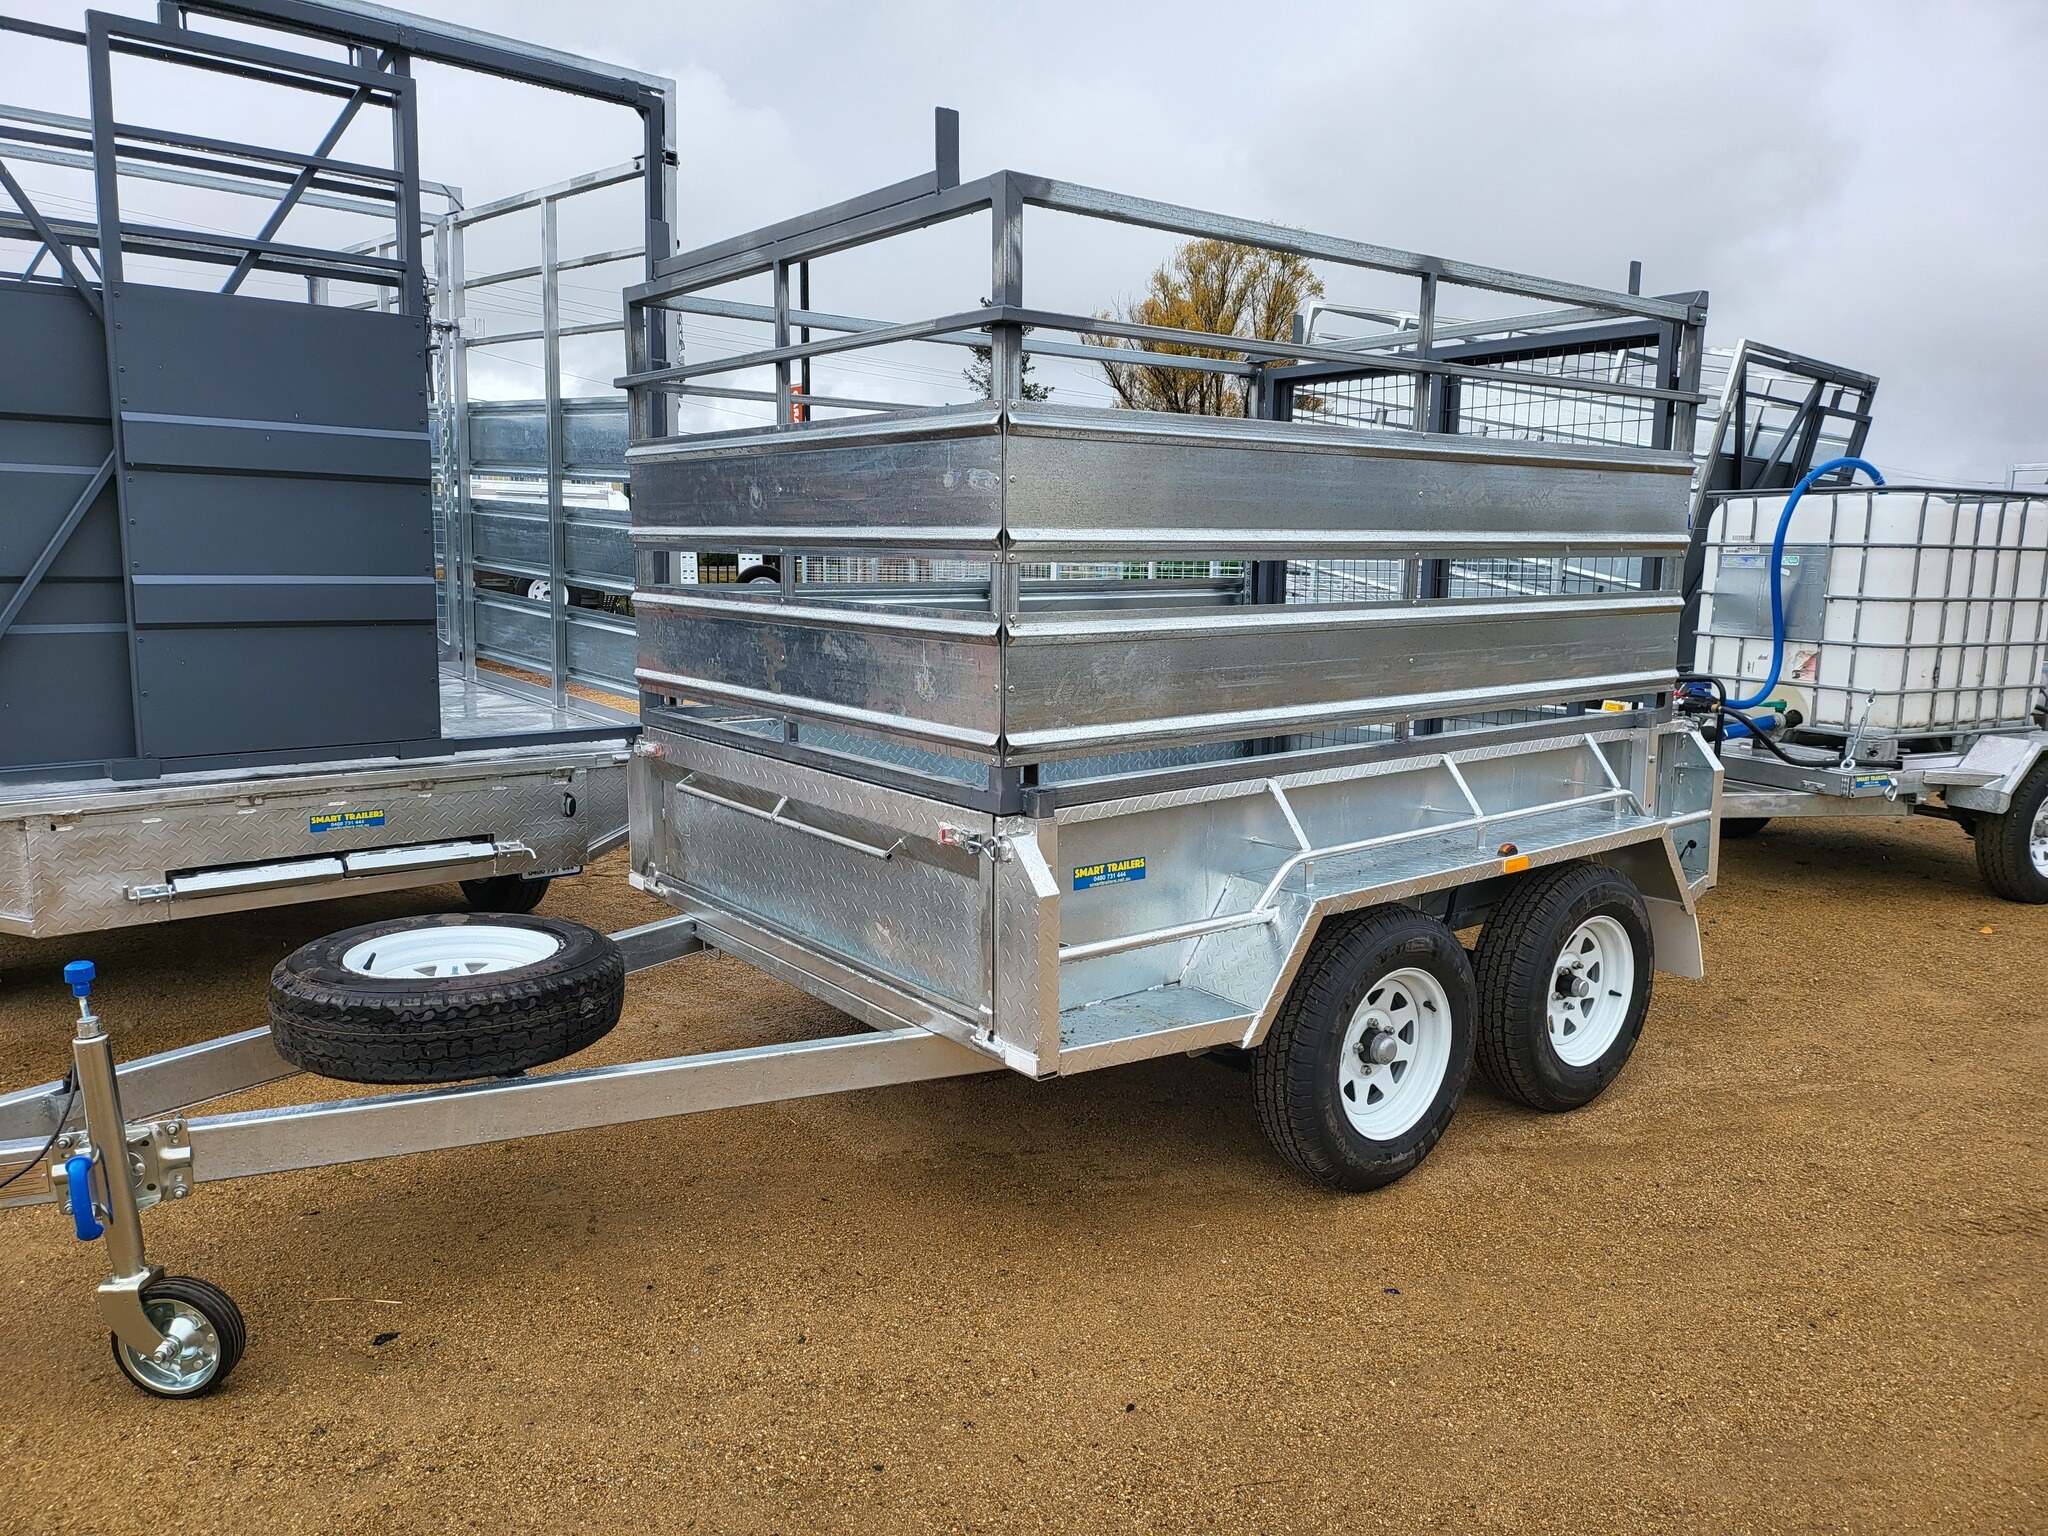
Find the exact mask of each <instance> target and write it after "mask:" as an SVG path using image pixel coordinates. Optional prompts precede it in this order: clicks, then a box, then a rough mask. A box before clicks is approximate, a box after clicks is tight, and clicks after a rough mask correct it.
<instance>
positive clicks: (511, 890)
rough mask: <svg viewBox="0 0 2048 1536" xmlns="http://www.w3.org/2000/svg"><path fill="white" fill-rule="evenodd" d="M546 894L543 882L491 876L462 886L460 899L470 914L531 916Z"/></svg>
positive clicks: (545, 884)
mask: <svg viewBox="0 0 2048 1536" xmlns="http://www.w3.org/2000/svg"><path fill="white" fill-rule="evenodd" d="M547 893H548V883H547V881H546V880H545V879H542V880H529V879H527V878H526V876H524V875H491V876H488V877H487V878H485V879H482V880H465V881H463V882H462V899H463V900H464V901H466V902H468V903H469V909H470V911H472V912H531V911H532V910H533V909H534V908H535V907H537V906H539V905H540V901H541V898H542V897H543V896H545V895H547Z"/></svg>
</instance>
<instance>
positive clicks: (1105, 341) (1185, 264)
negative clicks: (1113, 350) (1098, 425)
mask: <svg viewBox="0 0 2048 1536" xmlns="http://www.w3.org/2000/svg"><path fill="white" fill-rule="evenodd" d="M1322 292H1323V284H1322V279H1321V278H1319V277H1317V276H1316V275H1315V273H1314V271H1313V270H1311V269H1310V267H1309V264H1308V262H1307V260H1306V259H1304V258H1303V257H1300V256H1296V255H1292V254H1289V253H1287V252H1284V251H1268V250H1262V249H1260V248H1259V247H1258V246H1252V245H1237V244H1233V243H1232V242H1231V241H1228V240H1189V241H1187V242H1185V243H1184V244H1183V245H1182V246H1181V248H1180V249H1179V250H1178V251H1176V252H1175V253H1174V255H1173V259H1172V260H1170V261H1168V262H1166V263H1165V264H1163V265H1162V266H1160V267H1159V268H1158V269H1157V270H1156V271H1154V272H1153V274H1152V278H1151V282H1150V283H1149V284H1148V286H1147V290H1146V293H1145V296H1144V297H1143V298H1142V299H1139V300H1137V301H1136V302H1127V303H1125V304H1122V305H1120V306H1119V307H1118V308H1117V309H1116V310H1115V311H1114V312H1113V314H1112V315H1110V316H1105V317H1104V318H1113V319H1117V320H1122V321H1126V322H1128V323H1131V324H1134V325H1158V326H1167V327H1171V328H1173V329H1175V330H1184V331H1208V332H1211V333H1212V334H1214V335H1217V336H1242V337H1245V338H1247V339H1257V340H1261V341H1285V340H1287V339H1288V338H1289V337H1290V336H1291V335H1292V334H1293V329H1294V317H1295V316H1296V315H1297V314H1299V313H1300V312H1301V311H1302V310H1304V309H1305V308H1307V306H1308V302H1309V300H1311V299H1315V298H1320V297H1321V296H1322ZM1089 340H1091V341H1093V342H1095V343H1096V344H1098V345H1101V346H1111V347H1120V348H1123V349H1126V350H1138V349H1140V348H1144V349H1147V350H1149V351H1151V352H1154V353H1160V352H1167V353H1178V354H1180V355H1182V356H1186V357H1209V358H1226V359H1242V358H1243V356H1244V354H1243V353H1242V352H1233V351H1231V350H1230V348H1228V347H1227V346H1225V347H1204V346H1196V345H1193V344H1187V343H1181V342H1151V343H1146V342H1139V341H1131V340H1128V339H1125V338H1121V337H1114V336H1091V337H1090V338H1089ZM1102 371H1103V373H1104V374H1106V375H1107V376H1108V378H1109V387H1110V388H1111V389H1113V390H1115V391H1116V398H1117V404H1118V405H1120V406H1122V407H1124V408H1125V409H1126V410H1134V411H1178V412H1180V413H1182V414H1184V415H1190V416H1248V415H1250V414H1251V381H1250V380H1248V379H1245V378H1241V377H1237V376H1235V375H1232V374H1227V373H1210V372H1207V371H1204V370H1198V369H1193V368H1174V367H1170V366H1167V365H1165V364H1161V363H1119V362H1110V361H1108V360H1106V359H1105V360H1104V361H1103V364H1102Z"/></svg>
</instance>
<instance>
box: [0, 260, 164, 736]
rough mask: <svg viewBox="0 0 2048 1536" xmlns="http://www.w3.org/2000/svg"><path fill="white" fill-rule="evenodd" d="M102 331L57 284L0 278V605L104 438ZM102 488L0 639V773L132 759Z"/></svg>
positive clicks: (113, 525) (115, 566)
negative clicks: (50, 765)
mask: <svg viewBox="0 0 2048 1536" xmlns="http://www.w3.org/2000/svg"><path fill="white" fill-rule="evenodd" d="M107 411H108V406H107V353H106V338H105V333H104V332H103V331H102V330H101V327H100V322H99V319H98V317H97V316H95V315H94V314H93V312H92V310H91V308H90V307H88V305H87V304H86V302H85V300H84V299H82V298H81V297H79V295H78V294H77V293H76V292H74V291H73V290H72V289H70V288H68V287H43V286H27V285H21V284H13V283H0V610H4V609H6V608H7V607H8V606H9V604H10V603H11V602H12V600H13V598H14V597H15V594H16V593H17V592H18V591H19V590H20V587H21V583H22V582H23V580H24V579H25V578H26V577H27V576H28V575H29V574H30V572H31V571H33V570H34V569H35V568H36V566H37V565H38V563H39V562H40V561H41V559H42V557H43V555H44V552H45V551H46V550H47V549H48V548H49V547H50V544H51V542H52V540H53V539H54V538H55V536H56V535H57V534H58V532H59V530H60V529H61V528H62V527H63V526H64V523H65V520H66V519H67V517H68V516H69V515H70V513H71V511H72V508H73V507H74V506H75V505H76V504H77V502H78V499H79V497H80V496H81V495H83V494H84V492H85V491H86V489H87V488H88V487H89V486H90V485H91V484H92V478H93V475H94V473H95V472H96V471H97V470H98V468H99V466H100V465H101V464H102V463H103V462H105V460H106V458H107V455H108V453H109V452H110V451H111V448H112V443H113V428H112V425H111V423H110V421H109V420H108V415H107ZM116 502H117V497H116V491H115V487H114V486H113V484H112V483H111V482H109V483H108V484H107V485H105V486H104V487H102V489H101V490H100V492H99V494H98V495H97V496H96V497H95V498H94V499H93V501H92V503H91V505H90V506H88V507H87V508H86V509H85V512H84V514H83V517H82V519H81V521H80V522H79V523H78V525H77V526H76V527H75V528H74V529H73V530H72V532H71V535H70V537H69V538H68V539H66V540H65V541H64V543H63V545H62V547H61V548H59V549H58V550H57V551H56V553H55V556H54V558H53V559H52V560H51V561H50V563H49V566H48V569H47V571H46V572H45V574H44V576H43V579H42V581H41V582H40V584H39V585H38V586H37V587H36V589H35V591H34V592H33V593H32V594H31V595H30V596H29V599H28V601H27V602H26V603H25V604H24V605H23V606H22V608H21V611H20V612H19V613H18V614H17V615H16V616H15V619H14V622H13V624H12V625H11V626H10V627H9V629H8V631H7V633H6V634H5V635H0V769H10V768H26V767H34V766H38V765H42V764H46V763H47V764H56V763H64V764H71V763H90V762H94V761H104V760H107V759H112V758H125V757H132V756H134V754H135V723H134V714H133V710H132V708H131V706H130V699H129V681H128V676H129V674H128V635H127V628H128V615H127V605H126V601H125V598H124V596H123V588H122V574H121V572H122V560H121V526H120V515H119V511H118V507H117V504H116Z"/></svg>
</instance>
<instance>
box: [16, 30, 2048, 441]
mask: <svg viewBox="0 0 2048 1536" xmlns="http://www.w3.org/2000/svg"><path fill="white" fill-rule="evenodd" d="M121 8H124V9H130V10H135V11H138V12H143V13H146V12H147V11H149V10H151V9H153V7H152V6H149V5H147V4H146V3H144V0H122V5H121ZM417 8H418V9H421V10H423V11H427V12H430V13H433V14H437V15H442V16H445V17H448V18H450V19H452V20H456V21H460V22H463V23H465V24H468V25H471V26H477V27H483V28H486V29H490V30H495V31H501V32H506V33H510V34H513V35H516V36H523V37H530V38H534V39H536V40H538V41H541V42H544V43H547V44H548V45H550V46H553V47H557V48H561V49H565V50H568V51H572V52H581V53H586V54H589V55H592V56H594V57H598V58H606V59H612V60H616V61H618V62H621V63H624V64H628V65H631V66H634V67H637V68H640V69H644V70H648V71H652V72H657V73H662V74H667V75H670V76H672V77H674V78H676V79H677V81H678V82H679V86H680V98H681V103H682V111H681V119H682V120H681V124H680V132H679V136H678V139H679V149H680V154H681V156H682V162H683V164H682V169H681V173H680V177H679V179H680V182H681V188H682V203H683V234H684V238H685V240H686V241H688V242H690V243H698V242H702V241H708V240H711V239H714V238H717V237H719V236H721V235H725V234H729V233H732V232H735V231H737V230H739V229H743V228H747V227H750V226H752V225H755V224H760V223H765V222H768V221H770V220H773V219H776V218H780V217H784V216H787V215H788V214H790V213H793V212H797V211H800V210H801V209H803V208H805V207H808V206H813V205H817V204H821V203H825V202H829V201H834V200H837V199H838V198H840V197H843V196H846V195H849V194H851V193H854V192H857V191H860V190H864V189H865V188H867V187H870V186H874V185H879V184H881V183H883V182H887V181H891V180H895V179H897V178H899V177H901V176H904V175H907V174H909V173H911V172H912V171H914V170H916V169H918V168H919V167H921V166H923V165H925V164H928V163H929V156H930V117H929V112H930V108H931V107H932V106H933V105H935V104H941V103H943V104H946V105H951V106H956V107H958V108H960V109H961V111H962V113H963V118H964V121H963V160H964V164H965V169H966V171H967V173H968V174H969V175H973V174H977V173H979V172H982V171H986V170H990V169H994V168H996V167H998V166H1011V167H1014V168H1017V169H1022V170H1028V171H1035V172H1043V173H1046V174H1051V175H1057V176H1062V177H1066V178H1068V179H1072V180H1076V181H1084V182H1093V183H1095V184H1098V185H1106V186H1110V187H1114V188H1118V189H1121V190H1127V191H1132V192H1140V193H1145V194H1147V195H1151V196H1155V197H1161V198H1165V199H1168V200H1173V201H1182V202H1191V203H1196V204H1199V205H1203V206H1208V207H1212V208H1216V209H1219V210H1222V211H1227V212H1235V213H1245V214H1251V215H1255V216H1259V217H1265V218H1271V219H1276V220H1279V221H1282V222H1286V223H1291V224H1296V225H1300V226H1305V227H1310V228H1318V229H1324V230H1328V231H1331V232H1333V233H1340V234H1347V235H1353V236H1356V237H1359V238H1362V239H1367V240H1373V241H1378V242H1381V243H1385V244H1392V245H1404V246H1408V247H1411V248H1416V249H1422V250H1427V251H1431V252H1434V253H1436V254H1440V255H1447V256H1454V257H1459V258H1463V259H1466V260H1472V261H1480V262H1488V263H1493V264H1498V265H1504V266H1509V267H1516V268H1519V269H1522V270H1526V271H1531V272H1537V273H1542V274H1544V275H1546V276H1556V277H1566V278H1573V279H1577V280H1581V281H1588V282H1595V283H1604V284H1612V285H1616V286H1619V284H1620V282H1621V280H1622V278H1623V275H1624V274H1625V272H1626V270H1627V263H1628V262H1629V261H1630V260H1631V259H1641V260H1642V261H1643V262H1644V263H1645V267H1646V276H1647V282H1648V285H1649V287H1650V288H1651V289H1652V290H1653V291H1672V290H1679V289H1691V288H1705V289H1707V290H1709V291H1710V292H1711V294H1712V310H1711V339H1712V340H1713V341H1714V342H1715V343H1717V344H1721V345H1729V344H1732V343H1733V342H1734V341H1735V340H1736V339H1737V338H1738V337H1740V336H1742V335H1753V336H1756V337H1758V338H1760V339H1764V340H1768V341H1772V342H1775V343H1777V344H1779V345H1782V346H1787V347H1791V348H1793V349H1795V350H1799V351H1804V352H1810V353H1814V354H1817V355H1820V356H1824V357H1831V358H1834V359H1836V360H1838V361H1841V362H1843V363H1847V364H1849V365H1851V366H1855V367H1862V368H1867V369H1870V370H1871V371H1874V372H1877V373H1879V374H1880V375H1881V376H1882V378H1883V386H1882V388H1881V389H1880V391H1879V395H1878V424H1877V427H1876V429H1875V431H1874V432H1873V434H1872V438H1871V452H1872V454H1873V456H1874V457H1876V458H1877V459H1878V461H1879V462H1880V463H1881V464H1882V463H1894V464H1897V465H1900V466H1903V467H1905V468H1906V469H1908V470H1909V471H1911V472H1914V473H1918V474H1926V475H1937V476H1944V477H1958V478H1972V479H1990V480H1996V479H1999V478H2000V477H2002V475H2003V472H2004V468H2005V466H2006V465H2007V464H2009V463H2011V462H2013V461H2015V460H2019V459H2030V460H2039V459H2048V386H2044V385H2043V383H2042V382H2041V371H2042V370H2041V367H2040V361H2039V360H2040V359H2041V357H2042V356H2043V355H2044V352H2048V303H2044V301H2043V298H2042V293H2041V286H2042V285H2041V277H2042V273H2043V266H2044V262H2043V255H2042V253H2043V251H2044V249H2048V198H2044V197H2043V196H2042V194H2041V186H2042V184H2043V180H2044V174H2043V173H2044V171H2048V91H2044V90H2043V89H2042V88H2041V82H2042V81H2044V80H2048V7H2041V6H2036V5H2032V4H2024V3H2017V0H2013V3H2005V4H1997V3H1985V4H1980V5H1974V6H1943V7H1930V6H1925V5H1919V4H1912V3H1907V0H1814V3H1808V4H1800V5H1786V4H1784V3H1782V0H1715V3H1714V4H1712V5H1675V4H1663V5H1649V4H1641V3H1633V0H1551V3H1546V4H1543V5H1529V4H1526V3H1510V0H1439V3H1430V4H1425V3H1421V0H1412V3H1410V0H1403V3H1391V0H1379V3H1370V4H1361V3H1345V4H1321V5H1318V4H1313V3H1298V4H1295V5H1292V6H1289V7H1287V8H1285V9H1283V10H1272V11H1260V10H1257V9H1254V8H1248V7H1246V6H1244V5H1242V4H1241V3H1234V4H1224V3H1221V0H1181V3H1178V4H1175V5H1172V6H1165V5H1153V4H1134V3H1125V4H1113V3H1104V0H1096V3H1073V0H1043V3H1038V4H1031V5H1025V4H1007V3H993V0H991V3H984V4H978V5H963V4H953V3H944V4H941V3H936V0H861V3H851V0H805V3H802V4H797V3H793V0H789V3H774V0H770V3H756V4H747V5H718V4H702V5H677V4H673V3H670V0H611V3H608V4H576V5H568V4H561V3H558V0H417ZM82 9H83V6H82V5H75V4H73V3H71V0H50V3H48V4H46V5H44V6H43V10H45V11H47V12H49V13H51V14H52V19H56V20H63V19H66V16H65V14H64V13H71V12H76V11H80V10H82ZM9 73H10V69H9V65H8V64H7V63H6V62H5V61H4V60H0V98H4V99H12V95H13V93H12V91H11V89H10V87H12V86H14V85H16V84H20V83H23V82H20V81H18V80H10V79H9V78H8V76H9ZM430 84H431V85H432V86H433V87H434V89H433V90H432V91H430V92H428V93H427V103H428V104H427V107H426V110H425V113H424V115H423V134H424V135H425V138H426V143H427V145H428V146H429V147H430V149H432V150H433V151H434V152H436V153H438V154H441V155H443V156H445V157H446V160H447V162H448V164H447V166H446V168H443V169H442V170H441V174H443V175H444V176H445V177H447V178H448V179H453V180H459V181H462V182H463V184H464V186H465V188H466V189H467V190H469V191H471V193H472V195H473V196H476V195H497V194H501V193H503V192H506V191H511V190H514V189H516V188H518V187H521V186H526V185H532V184H534V183H536V182H539V181H542V180H546V179H550V178H552V177H554V176H557V175H566V174H570V173H572V172H574V171H578V170H582V169H587V168H589V167H591V166H593V165H596V164H599V163H603V162H604V161H606V160H609V159H617V158H620V157H621V146H622V144H624V143H625V141H626V140H627V139H629V138H630V134H629V133H627V132H625V131H624V130H621V129H618V128H616V127H613V126H610V125H608V124H605V123H603V122H601V121H600V120H599V116H601V114H600V115H599V116H593V115H592V114H591V113H589V112H588V111H583V110H579V109H576V108H575V107H574V106H573V104H569V103H566V102H565V101H564V100H563V99H561V98H552V99H548V100H546V101H545V102H544V103H543V104H542V105H540V106H527V105H516V106H511V107H508V106H506V105H503V100H504V98H503V94H502V92H501V91H500V90H499V89H498V88H496V87H484V86H480V85H459V84H454V83H447V84H444V83H443V81H442V80H440V79H439V78H438V77H437V78H436V79H435V80H433V81H432V82H430ZM528 94H529V97H530V95H531V93H528ZM614 117H616V114H614ZM1147 249H1149V248H1147ZM1147 249H1141V248H1139V247H1138V246H1136V245H1124V246H1119V245H1115V244H1113V243H1112V244H1111V245H1109V246H1107V247H1105V250H1106V251H1107V253H1108V254H1106V255H1105V256H1104V257H1103V258H1102V261H1103V265H1102V266H1101V267H1100V268H1099V270H1097V271H1094V272H1090V273H1088V274H1085V281H1086V282H1087V283H1089V284H1092V287H1093V290H1095V291H1099V292H1100V293H1101V294H1102V296H1103V298H1102V302H1107V300H1108V299H1109V298H1112V297H1114V296H1115V295H1116V294H1118V293H1122V292H1128V291H1130V290H1131V289H1132V288H1134V287H1135V286H1137V285H1138V284H1139V283H1140V282H1141V281H1142V279H1143V276H1144V270H1145V267H1146V266H1147V265H1148V264H1149V261H1150V260H1151V259H1152V258H1151V257H1150V256H1149V255H1148V254H1147ZM1111 268H1114V270H1111ZM1126 268H1128V270H1126ZM1033 275H1036V276H1038V277H1039V278H1040V279H1041V280H1042V281H1046V282H1053V281H1057V282H1058V284H1059V286H1060V289H1061V294H1060V297H1061V298H1062V299H1063V300H1064V299H1066V298H1069V297H1072V296H1073V294H1072V290H1073V289H1075V288H1076V287H1077V285H1079V284H1081V283H1082V282H1083V281H1084V277H1082V276H1075V275H1073V274H1071V273H1065V272H1060V271H1057V270H1055V269H1053V268H1051V267H1047V266H1041V267H1040V268H1038V269H1035V272H1034V274H1033ZM890 281H891V282H892V283H893V284H894V285H895V286H894V287H893V288H892V289H890V290H889V293H890V298H889V302H891V303H893V304H897V305H899V306H900V307H901V309H902V312H904V313H909V312H911V310H914V309H915V308H917V307H918V299H919V297H920V290H919V283H920V274H919V273H918V272H917V271H915V270H905V271H897V272H894V273H892V274H890ZM878 291H879V290H878Z"/></svg>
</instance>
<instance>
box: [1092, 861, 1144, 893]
mask: <svg viewBox="0 0 2048 1536" xmlns="http://www.w3.org/2000/svg"><path fill="white" fill-rule="evenodd" d="M1144 878H1145V856H1144V855H1143V854H1142V853H1141V854H1139V855H1138V856H1137V857H1136V858H1134V859H1105V860H1103V862H1102V863H1100V864H1083V865H1081V866H1080V867H1079V868H1078V869H1076V870H1075V871H1074V889H1075V890H1077V891H1085V890H1087V889H1088V888H1089V887H1090V886H1091V885H1127V884H1129V883H1130V882H1131V881H1133V880H1142V879H1144Z"/></svg>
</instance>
